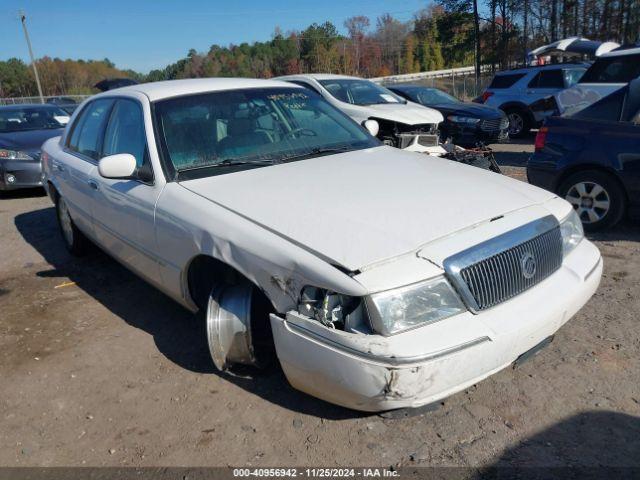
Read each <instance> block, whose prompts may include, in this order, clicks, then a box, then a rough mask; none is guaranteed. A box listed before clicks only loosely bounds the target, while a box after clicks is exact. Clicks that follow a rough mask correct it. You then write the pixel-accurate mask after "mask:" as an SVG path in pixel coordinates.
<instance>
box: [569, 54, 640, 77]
mask: <svg viewBox="0 0 640 480" xmlns="http://www.w3.org/2000/svg"><path fill="white" fill-rule="evenodd" d="M638 77H640V54H635V55H621V56H619V57H604V58H599V59H598V60H596V61H595V63H594V64H593V65H591V67H590V68H589V70H587V72H586V73H585V74H584V76H583V77H582V78H581V79H580V81H579V82H578V83H629V82H630V81H631V80H633V79H635V78H638Z"/></svg>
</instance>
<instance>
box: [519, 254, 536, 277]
mask: <svg viewBox="0 0 640 480" xmlns="http://www.w3.org/2000/svg"><path fill="white" fill-rule="evenodd" d="M520 266H521V267H522V276H523V277H524V278H526V279H527V280H528V279H530V278H533V276H534V275H535V274H536V267H537V264H536V259H535V257H534V256H533V254H532V253H531V252H526V253H525V254H524V255H522V257H520Z"/></svg>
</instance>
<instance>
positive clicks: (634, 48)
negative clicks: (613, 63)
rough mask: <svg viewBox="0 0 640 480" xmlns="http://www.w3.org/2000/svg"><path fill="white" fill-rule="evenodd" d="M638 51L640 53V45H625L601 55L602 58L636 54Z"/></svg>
mask: <svg viewBox="0 0 640 480" xmlns="http://www.w3.org/2000/svg"><path fill="white" fill-rule="evenodd" d="M638 53H640V46H638V45H628V46H624V45H623V46H622V47H620V48H616V49H615V50H612V51H610V52H607V53H603V54H602V55H600V58H607V57H621V56H623V55H635V54H638Z"/></svg>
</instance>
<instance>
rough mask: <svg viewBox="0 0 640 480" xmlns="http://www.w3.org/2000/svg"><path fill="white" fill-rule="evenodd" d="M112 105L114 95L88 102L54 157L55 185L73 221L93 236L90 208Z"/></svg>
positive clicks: (52, 166)
mask: <svg viewBox="0 0 640 480" xmlns="http://www.w3.org/2000/svg"><path fill="white" fill-rule="evenodd" d="M112 105H113V100H112V99H98V100H95V101H93V102H91V103H89V104H88V105H86V106H85V107H84V108H83V110H82V112H80V115H79V116H78V117H77V118H76V119H75V121H74V124H73V125H72V126H71V130H70V135H69V136H68V137H67V140H66V144H65V145H64V146H63V147H62V149H61V150H60V152H59V154H58V155H57V156H56V158H52V159H51V169H52V170H53V174H54V175H55V177H56V185H57V187H58V189H59V190H60V194H61V195H62V196H63V197H64V199H65V201H66V202H67V205H68V207H69V211H70V213H71V217H72V218H73V221H74V222H75V224H76V225H77V226H78V228H79V229H80V230H81V231H82V232H84V233H85V234H86V235H87V236H89V237H91V238H93V237H94V234H95V232H94V230H93V220H92V210H91V205H92V203H93V196H94V189H93V188H92V187H93V180H92V177H93V175H94V172H95V170H96V165H97V160H98V157H99V155H98V153H97V152H98V150H99V142H100V136H101V132H102V129H103V128H104V124H105V123H106V121H107V119H108V116H109V112H110V111H111V107H112ZM58 157H59V158H58Z"/></svg>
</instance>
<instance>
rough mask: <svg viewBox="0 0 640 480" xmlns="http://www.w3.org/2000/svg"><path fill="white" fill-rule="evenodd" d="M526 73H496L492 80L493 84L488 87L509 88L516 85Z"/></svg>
mask: <svg viewBox="0 0 640 480" xmlns="http://www.w3.org/2000/svg"><path fill="white" fill-rule="evenodd" d="M525 75H526V74H525V73H512V74H507V75H496V76H495V77H493V80H491V84H490V85H489V87H488V88H509V87H511V86H512V85H514V84H515V83H516V82H517V81H518V80H520V79H521V78H523V77H524V76H525Z"/></svg>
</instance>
